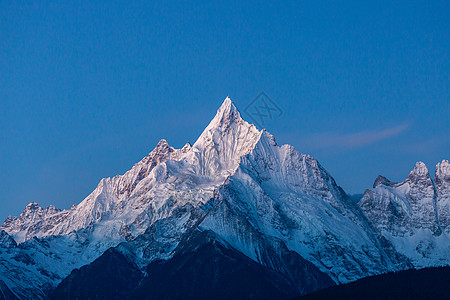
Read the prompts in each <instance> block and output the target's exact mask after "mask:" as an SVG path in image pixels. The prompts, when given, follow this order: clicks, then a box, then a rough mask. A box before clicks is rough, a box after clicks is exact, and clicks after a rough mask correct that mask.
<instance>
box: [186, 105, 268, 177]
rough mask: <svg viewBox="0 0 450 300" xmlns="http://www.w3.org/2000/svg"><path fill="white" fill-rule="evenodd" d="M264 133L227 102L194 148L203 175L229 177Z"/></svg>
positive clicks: (195, 158)
mask: <svg viewBox="0 0 450 300" xmlns="http://www.w3.org/2000/svg"><path fill="white" fill-rule="evenodd" d="M259 136H260V131H259V130H258V129H257V128H256V127H255V126H254V125H253V124H249V123H247V122H246V121H244V120H243V119H242V117H241V114H240V113H239V110H238V109H237V108H236V106H235V105H234V104H233V102H232V101H231V99H230V98H228V97H227V98H226V99H225V101H224V102H223V103H222V105H221V106H220V108H219V109H218V110H217V113H216V115H215V117H214V118H213V119H212V121H211V122H210V123H209V125H208V126H207V127H206V128H205V130H204V131H203V132H202V134H201V135H200V137H199V138H198V139H197V141H196V142H195V143H194V145H193V146H192V151H193V152H194V156H195V157H193V158H192V159H194V160H196V161H197V164H198V166H199V170H198V172H199V174H201V175H205V176H219V177H222V176H228V175H230V174H232V173H233V172H234V170H235V169H236V167H237V165H238V163H239V159H240V157H241V156H243V155H245V154H247V153H249V152H250V151H251V150H252V149H253V148H254V147H255V144H256V143H257V141H258V140H259Z"/></svg>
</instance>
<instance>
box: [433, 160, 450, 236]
mask: <svg viewBox="0 0 450 300" xmlns="http://www.w3.org/2000/svg"><path fill="white" fill-rule="evenodd" d="M435 181H436V194H437V201H436V208H437V211H438V218H439V224H440V225H441V227H442V229H443V230H444V231H445V232H446V233H447V234H450V163H449V162H448V160H443V161H442V162H440V163H438V164H437V165H436V175H435Z"/></svg>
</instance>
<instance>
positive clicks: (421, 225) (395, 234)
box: [359, 160, 450, 267]
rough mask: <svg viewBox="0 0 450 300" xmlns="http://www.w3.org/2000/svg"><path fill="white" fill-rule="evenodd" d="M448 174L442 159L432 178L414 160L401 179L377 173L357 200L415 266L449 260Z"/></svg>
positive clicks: (438, 263) (447, 165)
mask: <svg viewBox="0 0 450 300" xmlns="http://www.w3.org/2000/svg"><path fill="white" fill-rule="evenodd" d="M449 174H450V166H449V163H448V161H445V160H444V161H442V163H439V164H437V166H436V176H435V181H436V182H433V180H432V178H431V176H430V174H429V172H428V169H427V167H426V166H425V164H424V163H423V162H417V163H416V165H415V167H414V169H413V170H412V171H411V172H410V173H409V175H408V177H407V178H406V180H405V181H403V182H400V183H393V182H390V181H389V180H388V179H386V178H385V177H383V176H379V177H378V178H377V179H376V180H375V183H374V185H373V188H372V189H369V190H367V191H366V192H365V193H364V196H363V198H362V199H361V200H360V201H359V205H360V207H361V209H362V210H363V211H364V213H365V215H366V216H367V218H368V219H369V221H370V222H371V224H372V225H373V226H374V227H375V228H377V230H378V231H379V233H380V234H381V235H382V236H384V237H385V238H386V239H388V240H389V241H390V242H391V243H392V244H393V245H394V247H395V248H396V249H397V251H398V252H400V253H402V254H403V255H405V256H407V257H409V258H410V259H411V261H412V263H413V264H414V265H415V266H416V267H428V266H439V265H448V264H449V262H450V236H449V235H448V233H449V228H448V224H449V222H450V215H449V204H450V202H449V195H450V188H449V187H450V184H449V182H450V175H449Z"/></svg>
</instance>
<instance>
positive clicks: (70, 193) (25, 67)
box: [0, 1, 450, 219]
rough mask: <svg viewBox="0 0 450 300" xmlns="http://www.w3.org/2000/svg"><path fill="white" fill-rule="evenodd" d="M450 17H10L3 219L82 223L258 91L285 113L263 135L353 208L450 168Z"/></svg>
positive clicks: (67, 11)
mask: <svg viewBox="0 0 450 300" xmlns="http://www.w3.org/2000/svg"><path fill="white" fill-rule="evenodd" d="M69 2H70V3H69ZM87 2H90V3H87ZM94 2H95V3H94ZM449 15H450V5H449V1H422V2H416V1H404V2H398V1H370V2H362V1H339V3H338V1H329V2H328V1H326V2H323V1H292V2H284V3H283V4H280V3H279V1H273V2H268V1H236V2H218V1H215V2H214V4H212V3H205V2H193V1H183V2H170V1H142V2H140V1H123V2H114V3H111V2H110V1H105V2H103V1H51V2H47V1H1V2H0V40H1V43H0V170H1V173H0V190H1V193H0V218H1V219H4V218H5V217H6V216H7V215H9V214H13V215H17V214H19V213H20V211H21V210H22V209H23V208H24V206H25V205H26V204H27V203H29V202H31V201H37V202H38V203H39V204H41V205H42V206H47V205H49V204H55V205H56V206H57V207H60V208H69V207H70V205H71V204H72V203H78V202H80V201H81V200H83V199H84V197H86V196H87V195H88V194H89V193H90V192H91V191H92V190H93V189H94V188H95V187H96V185H97V183H98V182H99V180H100V179H101V178H102V177H109V176H114V175H116V174H122V173H124V172H125V171H127V170H128V169H130V168H131V167H132V165H133V164H134V163H136V162H137V161H139V160H140V159H141V158H142V157H143V156H145V155H146V154H147V153H148V152H150V151H151V150H152V149H153V147H154V146H155V145H156V143H157V142H158V140H159V139H161V138H165V139H167V140H168V142H169V143H170V144H171V145H173V146H175V147H181V146H183V145H184V144H185V142H186V141H187V140H189V141H191V142H193V141H195V140H196V138H197V137H198V136H199V134H200V133H201V131H202V130H203V129H204V127H205V126H206V125H207V124H208V122H209V121H210V119H211V118H212V117H213V116H214V114H215V112H216V110H217V108H218V107H219V105H220V104H221V103H222V101H223V100H224V98H225V97H226V96H230V97H231V98H232V100H233V101H234V103H235V104H236V105H237V106H238V108H240V110H241V111H243V110H244V108H245V106H246V105H247V104H248V103H249V102H250V101H251V100H252V99H253V98H254V97H255V96H256V95H258V93H259V92H260V91H265V92H266V94H267V95H269V96H270V97H271V98H272V99H273V100H274V101H275V102H276V103H277V104H278V106H280V107H281V108H282V110H283V115H282V116H281V117H278V118H276V119H274V120H272V121H269V122H267V123H266V124H265V125H266V128H267V129H268V131H270V132H271V133H273V134H274V135H275V137H276V138H277V141H278V143H279V144H283V143H290V144H292V145H294V146H295V147H296V148H297V149H298V150H299V151H301V152H303V153H308V154H311V155H313V156H314V157H316V158H317V159H319V161H320V162H321V163H322V165H323V166H324V167H325V168H326V169H327V170H328V171H329V172H330V173H331V174H332V175H333V176H334V178H335V179H336V181H337V182H338V184H340V185H341V186H342V187H343V188H344V189H345V190H346V191H347V192H348V193H362V192H363V191H364V190H365V189H366V188H369V187H371V186H372V184H373V181H374V180H375V178H376V177H377V175H379V174H383V175H385V176H386V177H388V178H390V179H391V180H396V181H401V180H403V179H404V178H405V177H406V176H407V175H408V173H409V171H410V170H411V169H412V168H413V166H414V163H415V162H416V161H418V160H422V161H424V162H425V163H426V164H427V166H428V167H429V169H430V172H431V173H433V174H434V168H435V167H434V166H435V164H436V163H437V162H438V161H441V160H442V159H450V122H449V116H450V106H449V101H450V94H449V78H450V74H449V73H450V72H449V71H450V63H449V52H450V51H449V50H450V30H449V28H450V18H449V17H448V16H449ZM244 118H246V119H248V118H247V117H246V116H245V115H244Z"/></svg>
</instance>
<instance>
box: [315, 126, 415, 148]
mask: <svg viewBox="0 0 450 300" xmlns="http://www.w3.org/2000/svg"><path fill="white" fill-rule="evenodd" d="M409 127H410V125H409V124H401V125H398V126H395V127H391V128H387V129H381V130H370V131H360V132H354V133H345V134H342V133H332V132H326V133H321V134H316V135H313V136H311V137H310V140H309V141H308V142H309V143H310V146H312V147H314V148H330V147H337V148H347V149H353V148H359V147H363V146H367V145H371V144H375V143H377V142H380V141H383V140H386V139H389V138H392V137H394V136H398V135H400V134H401V133H403V132H405V131H406V130H407V129H408V128H409Z"/></svg>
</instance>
